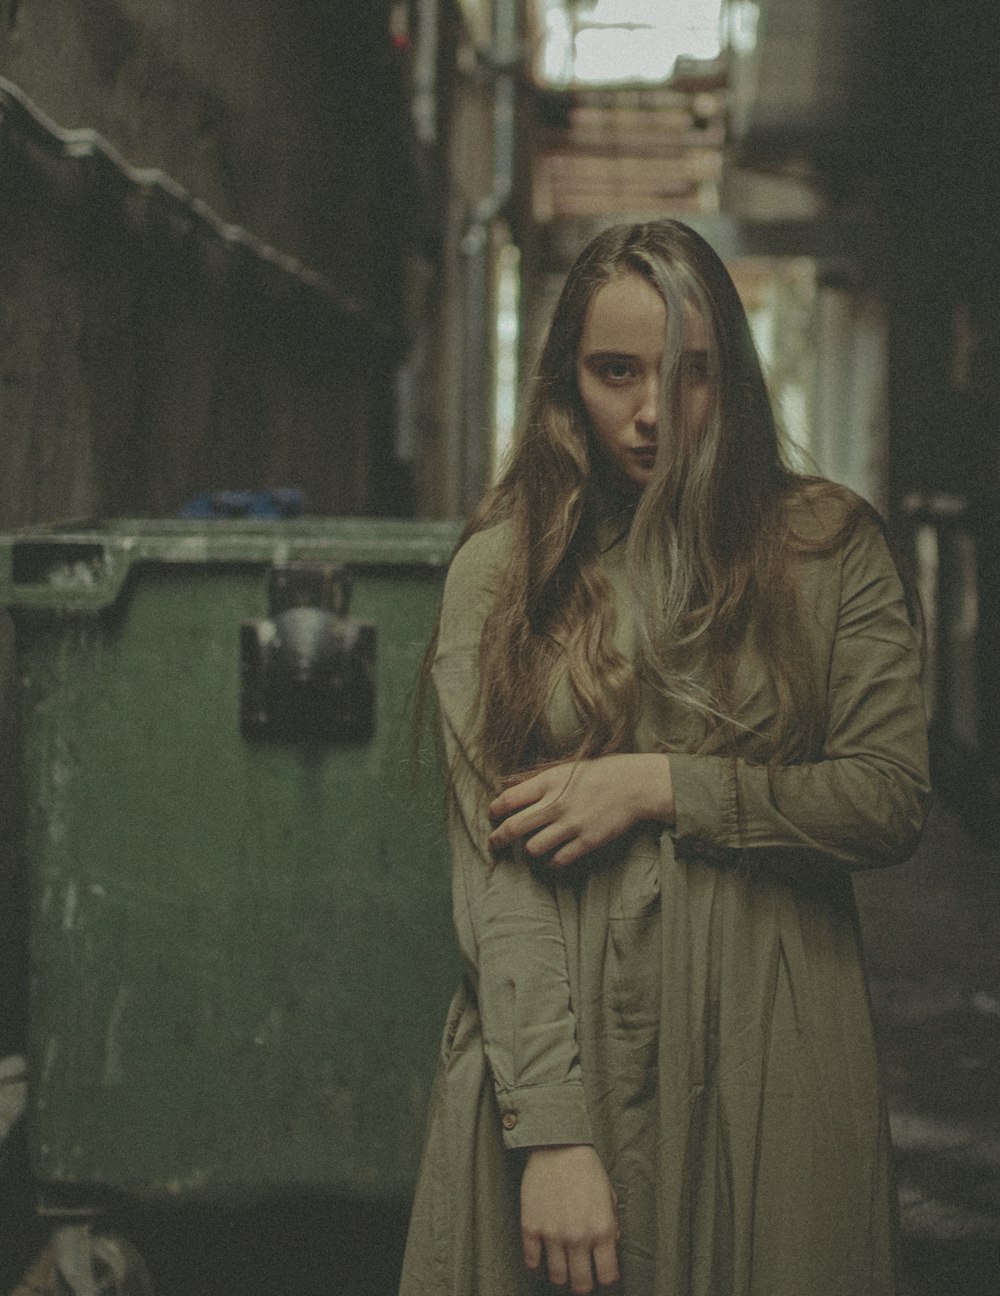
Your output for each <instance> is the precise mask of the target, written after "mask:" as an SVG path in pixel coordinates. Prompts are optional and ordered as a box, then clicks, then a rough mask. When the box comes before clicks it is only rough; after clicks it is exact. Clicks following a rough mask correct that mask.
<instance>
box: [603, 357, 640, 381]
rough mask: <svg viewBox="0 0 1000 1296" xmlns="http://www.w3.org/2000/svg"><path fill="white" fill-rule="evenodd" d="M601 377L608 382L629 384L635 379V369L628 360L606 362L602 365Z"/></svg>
mask: <svg viewBox="0 0 1000 1296" xmlns="http://www.w3.org/2000/svg"><path fill="white" fill-rule="evenodd" d="M601 377H602V378H604V379H606V380H607V381H608V382H613V383H614V382H627V381H628V380H629V379H630V378H634V377H635V368H634V366H633V365H631V364H630V363H629V362H628V361H627V360H606V361H605V362H604V364H603V365H601Z"/></svg>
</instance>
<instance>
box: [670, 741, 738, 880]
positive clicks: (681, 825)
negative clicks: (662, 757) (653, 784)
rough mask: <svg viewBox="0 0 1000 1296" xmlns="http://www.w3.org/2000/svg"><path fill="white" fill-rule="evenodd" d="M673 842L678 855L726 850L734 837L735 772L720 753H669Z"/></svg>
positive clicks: (735, 824) (735, 814) (730, 845)
mask: <svg viewBox="0 0 1000 1296" xmlns="http://www.w3.org/2000/svg"><path fill="white" fill-rule="evenodd" d="M670 781H671V783H672V785H673V794H674V826H673V830H672V832H673V838H674V844H675V846H676V849H677V853H678V854H679V855H684V854H693V855H704V854H709V853H711V852H712V851H713V850H725V849H726V848H727V847H732V846H733V845H734V844H735V842H736V840H737V831H736V830H737V823H738V816H737V813H736V796H737V793H736V774H735V770H734V768H733V762H732V761H731V760H729V759H727V758H726V757H723V756H692V755H691V754H689V753H687V752H671V753H670Z"/></svg>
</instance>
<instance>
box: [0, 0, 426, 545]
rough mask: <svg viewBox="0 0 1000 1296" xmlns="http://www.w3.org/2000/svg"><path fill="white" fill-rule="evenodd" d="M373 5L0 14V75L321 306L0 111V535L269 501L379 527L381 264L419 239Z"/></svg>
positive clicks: (222, 2)
mask: <svg viewBox="0 0 1000 1296" xmlns="http://www.w3.org/2000/svg"><path fill="white" fill-rule="evenodd" d="M386 9H387V5H386V4H384V3H378V2H376V3H371V2H370V0H365V3H361V2H360V0H358V2H357V3H348V4H337V5H328V4H322V3H319V0H316V2H314V3H309V2H307V0H298V2H297V3H292V4H280V3H278V2H277V0H88V3H87V4H85V5H80V4H78V3H76V2H75V0H20V3H17V4H14V3H12V2H11V0H6V2H5V3H0V76H3V77H5V78H7V79H8V80H10V81H12V82H14V83H15V84H16V85H17V86H19V87H20V88H21V90H23V91H24V92H25V93H26V94H27V95H28V96H30V99H31V100H32V101H33V102H34V103H35V104H36V105H37V106H38V107H39V108H41V109H42V110H43V111H44V113H45V114H46V115H47V116H48V117H49V118H50V119H52V121H53V122H54V123H55V124H56V125H57V126H59V127H61V128H65V129H71V128H81V127H88V128H91V129H93V130H94V131H96V132H97V133H98V134H99V135H101V136H102V137H104V138H105V139H107V140H108V141H110V142H111V144H112V145H113V146H114V147H115V148H116V149H117V150H118V152H119V153H120V154H121V155H122V156H123V157H124V159H126V160H127V161H128V162H129V163H131V164H133V165H134V166H138V167H146V168H158V169H160V170H161V171H163V172H164V173H166V174H167V175H168V176H170V177H171V178H172V179H173V180H174V181H176V182H178V183H179V184H180V185H181V186H183V188H184V189H186V190H188V191H189V192H190V193H191V194H193V195H194V196H195V197H196V198H198V199H199V200H202V201H203V202H204V203H206V204H207V205H208V206H209V207H210V208H211V209H213V210H214V211H215V212H216V213H218V215H219V216H220V217H221V218H222V219H223V220H225V221H227V222H233V223H235V224H237V225H239V226H242V227H245V228H246V229H247V230H249V231H250V232H251V233H252V234H253V235H255V236H257V237H258V238H260V239H261V240H263V241H264V242H265V243H267V244H270V245H273V246H274V247H276V248H278V249H279V250H280V251H281V252H282V253H286V254H289V255H291V256H293V257H295V258H297V259H298V260H299V261H301V262H303V263H304V264H305V265H307V266H309V267H311V268H312V269H313V270H315V271H318V272H319V273H320V274H321V275H322V276H323V277H324V278H325V279H326V280H327V281H329V284H330V285H332V288H333V290H334V291H333V294H332V297H331V296H330V295H328V296H327V297H326V298H325V299H322V300H319V299H317V300H314V301H310V300H309V296H310V294H309V293H307V292H301V291H298V290H297V289H296V288H294V287H293V286H292V285H286V284H283V283H282V282H281V279H282V276H280V275H278V274H273V273H270V272H266V273H262V272H261V267H260V266H259V265H258V263H257V262H256V261H255V259H254V258H253V257H247V256H240V255H238V254H234V253H233V252H232V249H231V248H228V247H227V246H225V245H221V244H220V243H219V242H218V240H216V239H213V238H212V237H210V236H208V235H207V234H206V233H205V231H204V229H199V228H196V227H194V226H192V225H191V224H190V223H186V222H185V221H184V220H178V219H177V218H176V216H171V215H167V214H164V211H163V210H162V206H163V205H162V204H159V205H157V204H155V203H149V202H142V201H135V200H134V199H133V198H130V196H129V194H128V193H127V192H125V190H124V189H123V188H122V187H119V186H116V185H115V184H114V182H113V180H112V179H111V178H109V177H108V176H107V175H101V174H98V173H97V171H96V169H93V168H88V167H87V166H81V165H76V164H74V163H73V162H71V161H68V160H63V161H62V162H57V161H56V160H55V159H53V158H52V157H46V156H45V150H44V148H41V147H39V146H37V144H31V145H28V144H26V143H25V141H24V140H23V138H21V132H20V130H19V129H18V123H17V122H16V121H14V120H12V118H11V117H10V116H8V118H7V119H6V121H5V130H4V136H3V141H2V143H0V150H2V158H3V172H4V190H3V201H4V208H5V211H4V226H5V233H4V237H3V240H2V243H0V275H2V277H3V294H2V302H0V391H2V392H3V393H4V395H3V396H0V401H2V404H0V426H2V431H3V448H2V450H0V456H2V462H0V483H2V484H0V525H11V524H19V523H22V522H27V521H30V520H36V519H51V518H56V517H65V516H71V515H79V514H81V513H105V512H115V513H121V512H150V513H163V512H170V511H172V510H173V509H174V508H176V506H177V505H178V504H179V503H180V502H181V501H182V500H183V499H184V498H185V497H186V496H188V495H189V494H191V493H193V492H196V491H199V490H202V489H205V488H209V487H219V486H246V485H266V484H285V485H290V484H295V485H301V486H303V487H304V488H305V489H306V491H307V494H308V497H309V500H310V503H311V504H312V506H313V507H314V508H315V509H316V510H317V511H323V512H344V511H354V512H358V511H382V510H392V509H393V507H394V503H395V501H394V500H393V499H392V498H391V493H392V475H391V473H389V472H387V471H386V470H385V467H384V464H385V455H384V454H383V453H381V450H380V447H382V446H383V445H389V446H391V421H392V410H391V402H390V401H389V400H388V399H387V394H388V393H391V390H392V381H391V377H392V372H393V369H394V367H395V365H396V364H397V363H398V360H399V351H400V346H401V339H400V337H399V335H398V329H397V328H396V325H395V323H394V321H395V320H396V319H397V318H398V314H399V294H400V288H399V285H400V281H401V277H402V276H401V272H400V268H401V266H402V264H403V261H404V257H405V253H406V249H407V247H408V245H410V244H412V243H413V242H415V241H418V240H419V239H420V238H421V237H422V236H423V233H424V229H423V225H422V220H423V217H422V202H423V198H422V194H421V193H420V191H419V188H418V186H417V184H416V179H415V170H414V167H413V164H412V161H411V158H412V156H413V150H412V145H411V143H410V140H411V135H410V132H409V114H408V102H407V87H406V82H405V67H404V66H403V64H402V62H401V61H398V56H397V55H396V54H395V52H394V51H393V49H392V46H391V44H390V42H389V37H388V23H387V19H386ZM266 269H267V268H266V267H265V270H266ZM338 298H339V305H338ZM351 302H354V303H359V304H360V305H361V306H362V307H363V309H364V311H365V312H367V314H368V315H369V316H370V317H371V318H372V319H375V320H378V321H381V322H382V324H383V327H382V328H381V330H379V329H376V330H373V331H368V330H365V329H364V328H363V327H361V325H360V323H359V313H358V312H357V311H355V312H353V313H352V312H350V311H347V310H345V309H342V307H344V306H345V305H346V304H347V303H351ZM370 463H374V464H376V465H379V464H381V465H382V467H381V468H380V469H377V470H376V471H374V473H371V472H369V471H368V466H369V464H370Z"/></svg>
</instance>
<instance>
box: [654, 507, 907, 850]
mask: <svg viewBox="0 0 1000 1296" xmlns="http://www.w3.org/2000/svg"><path fill="white" fill-rule="evenodd" d="M840 559H841V561H840V585H839V609H838V615H837V624H836V631H835V635H834V641H833V646H832V651H831V654H830V667H829V674H828V682H827V732H826V741H825V744H824V750H823V754H822V757H821V759H819V760H817V761H812V762H804V763H802V764H795V765H777V766H768V765H754V764H750V763H748V762H747V761H743V760H732V759H728V758H725V757H719V756H694V755H687V754H680V755H672V756H671V758H670V763H671V775H672V782H673V790H674V798H675V803H676V811H675V824H674V830H673V831H674V837H675V841H676V845H677V849H678V853H679V854H681V855H683V854H684V853H686V852H688V851H690V852H691V853H695V854H699V855H702V856H705V855H708V856H711V855H713V854H715V853H720V854H723V855H725V854H727V853H729V852H732V851H762V852H767V853H770V854H772V855H773V856H774V857H775V858H776V859H778V858H780V856H781V855H782V854H783V853H785V852H787V851H794V852H796V853H798V854H802V853H806V854H809V853H817V854H820V855H822V856H824V857H827V858H833V859H836V860H839V861H840V862H841V863H843V864H846V865H847V866H849V867H852V868H868V867H874V866H877V865H882V864H895V863H900V862H902V861H903V860H905V859H907V858H909V856H910V855H911V854H912V853H913V851H914V849H915V848H916V845H917V842H918V840H919V837H920V832H921V829H922V827H923V822H924V817H925V814H926V811H927V806H928V802H929V799H930V780H929V774H928V754H927V719H926V711H925V707H924V698H923V689H922V687H921V680H920V650H919V644H918V640H917V635H916V633H915V631H914V629H913V627H912V625H911V624H910V620H909V617H908V614H907V609H906V603H905V599H904V596H903V589H902V585H901V583H900V580H899V576H898V573H897V571H896V567H895V564H894V562H893V560H892V557H891V555H890V554H889V550H888V548H887V546H886V543H885V540H884V539H883V537H882V535H881V533H880V531H879V530H878V528H877V527H876V526H875V525H874V523H870V522H862V523H861V525H859V527H858V528H857V530H856V531H855V532H854V534H853V535H852V536H851V537H850V539H849V540H848V541H847V542H846V544H845V546H844V549H843V551H842V553H841V555H840ZM824 567H825V565H824ZM831 568H832V564H831ZM829 579H831V580H836V568H832V570H831V571H830V572H829Z"/></svg>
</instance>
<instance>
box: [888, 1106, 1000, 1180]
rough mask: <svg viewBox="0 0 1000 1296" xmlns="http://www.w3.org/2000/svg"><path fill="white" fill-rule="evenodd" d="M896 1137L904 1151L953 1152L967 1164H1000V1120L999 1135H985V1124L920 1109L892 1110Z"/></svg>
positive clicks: (893, 1133) (956, 1158)
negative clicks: (941, 1116)
mask: <svg viewBox="0 0 1000 1296" xmlns="http://www.w3.org/2000/svg"><path fill="white" fill-rule="evenodd" d="M889 1124H890V1126H891V1128H892V1141H893V1143H894V1144H895V1145H896V1147H898V1148H899V1149H900V1150H901V1151H906V1152H926V1153H933V1154H937V1155H940V1154H941V1153H949V1154H951V1156H952V1157H953V1158H954V1159H955V1160H961V1161H962V1162H964V1163H967V1164H974V1165H986V1166H997V1167H1000V1123H998V1125H997V1129H996V1133H995V1136H994V1137H992V1138H990V1137H986V1138H984V1137H983V1130H982V1127H981V1126H974V1125H971V1124H962V1123H959V1122H957V1121H947V1120H939V1119H935V1118H934V1117H929V1116H923V1115H921V1114H920V1113H918V1112H892V1113H891V1114H890V1117H889Z"/></svg>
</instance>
